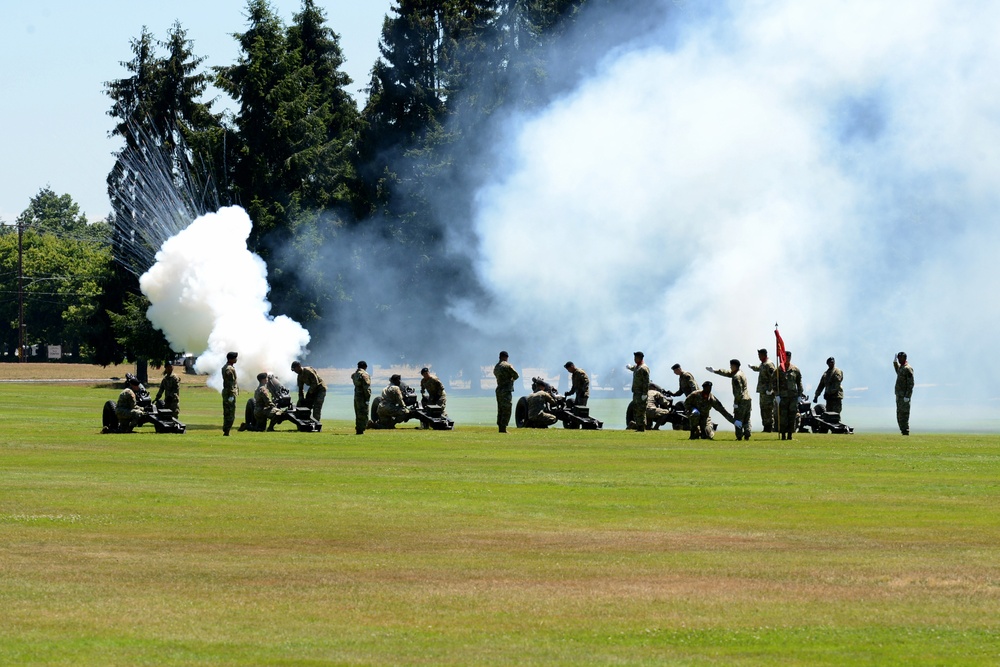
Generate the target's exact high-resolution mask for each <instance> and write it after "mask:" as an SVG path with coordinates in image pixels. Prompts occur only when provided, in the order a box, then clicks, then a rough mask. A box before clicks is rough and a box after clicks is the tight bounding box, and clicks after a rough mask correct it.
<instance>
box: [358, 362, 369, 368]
mask: <svg viewBox="0 0 1000 667" xmlns="http://www.w3.org/2000/svg"><path fill="white" fill-rule="evenodd" d="M358 368H368V362H367V361H359V362H358Z"/></svg>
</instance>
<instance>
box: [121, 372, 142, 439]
mask: <svg viewBox="0 0 1000 667" xmlns="http://www.w3.org/2000/svg"><path fill="white" fill-rule="evenodd" d="M140 386H141V385H140V383H139V380H138V379H136V378H134V377H132V378H129V381H128V384H127V385H125V389H123V390H122V393H120V394H118V402H117V403H116V404H115V417H117V418H118V432H119V433H131V432H132V429H134V428H135V427H136V426H138V425H139V420H140V419H142V417H143V415H145V414H146V413H144V412H143V411H142V408H140V407H139V405H138V403H139V400H138V398H137V397H136V394H137V393H138V392H139V387H140Z"/></svg>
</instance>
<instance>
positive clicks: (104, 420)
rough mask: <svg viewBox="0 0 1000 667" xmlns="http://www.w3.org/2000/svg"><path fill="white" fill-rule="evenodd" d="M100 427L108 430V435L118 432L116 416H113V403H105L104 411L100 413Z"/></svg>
mask: <svg viewBox="0 0 1000 667" xmlns="http://www.w3.org/2000/svg"><path fill="white" fill-rule="evenodd" d="M101 425H102V426H104V427H105V428H106V429H108V432H110V433H114V432H115V431H117V430H118V415H116V414H115V402H114V401H106V402H105V403H104V411H103V412H102V413H101Z"/></svg>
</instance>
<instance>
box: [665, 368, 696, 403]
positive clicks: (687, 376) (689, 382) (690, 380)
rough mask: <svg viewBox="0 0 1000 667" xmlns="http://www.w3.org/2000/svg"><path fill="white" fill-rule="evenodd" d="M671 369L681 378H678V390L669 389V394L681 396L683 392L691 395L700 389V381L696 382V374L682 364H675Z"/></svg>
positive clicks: (685, 394)
mask: <svg viewBox="0 0 1000 667" xmlns="http://www.w3.org/2000/svg"><path fill="white" fill-rule="evenodd" d="M670 370H672V371H673V372H674V375H676V376H678V377H679V378H680V379H679V380H678V386H677V391H672V392H671V391H668V392H667V395H668V396H680V395H681V394H683V395H684V396H690V395H691V394H693V393H694V392H696V391H698V383H697V382H695V379H694V375H693V374H691V373H688V372H687V371H686V370H684V369H683V368H681V365H680V364H674V365H673V366H671V367H670Z"/></svg>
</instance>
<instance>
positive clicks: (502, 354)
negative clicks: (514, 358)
mask: <svg viewBox="0 0 1000 667" xmlns="http://www.w3.org/2000/svg"><path fill="white" fill-rule="evenodd" d="M509 356H510V355H509V354H507V350H500V357H501V358H503V357H509Z"/></svg>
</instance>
